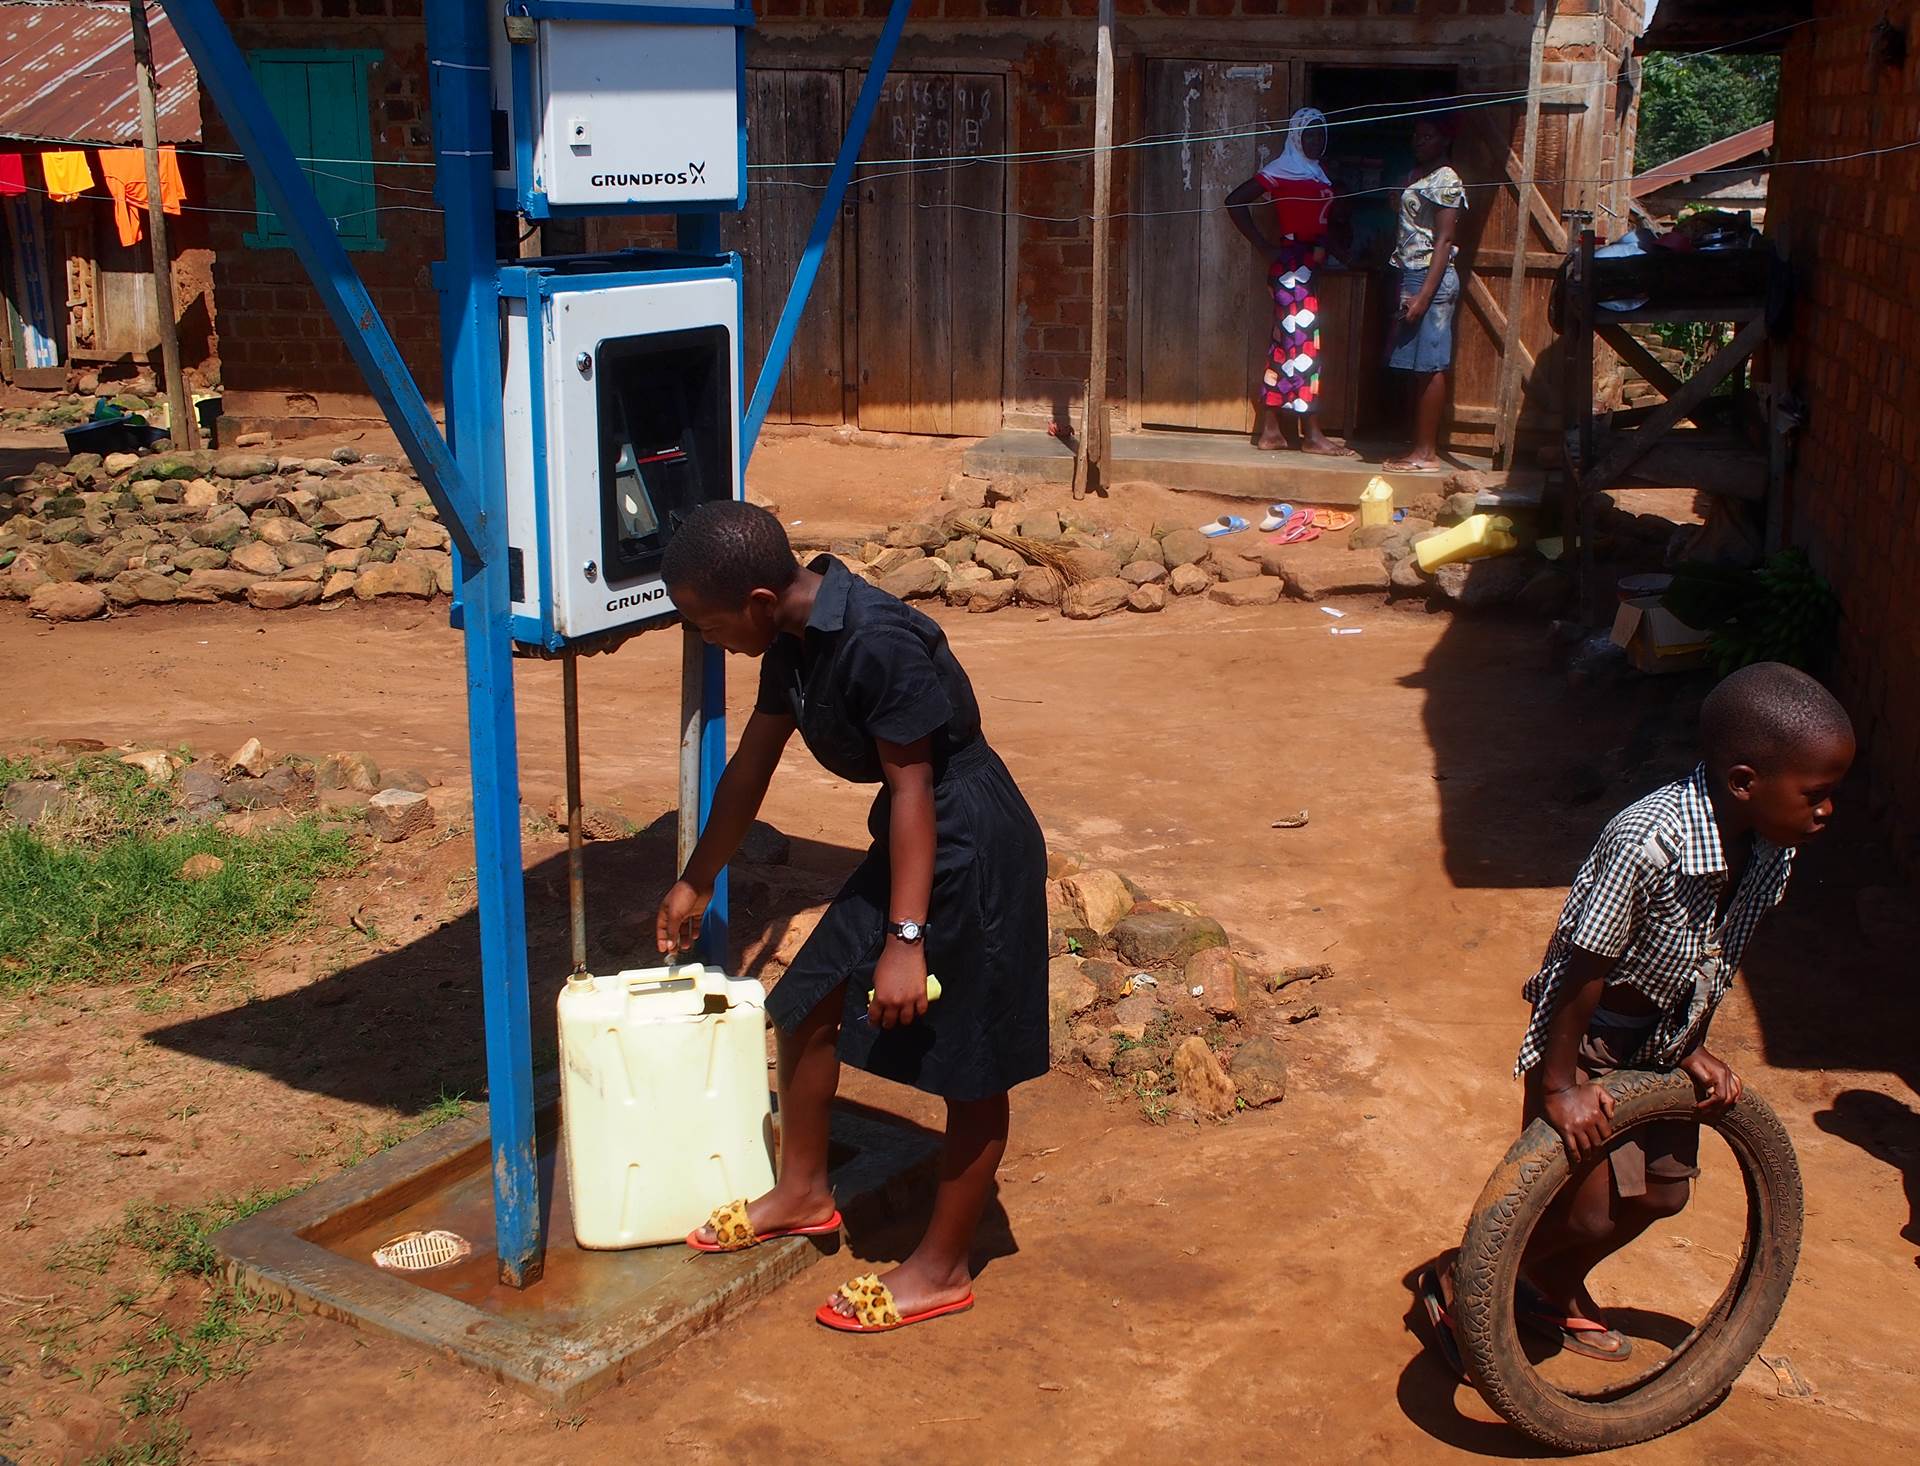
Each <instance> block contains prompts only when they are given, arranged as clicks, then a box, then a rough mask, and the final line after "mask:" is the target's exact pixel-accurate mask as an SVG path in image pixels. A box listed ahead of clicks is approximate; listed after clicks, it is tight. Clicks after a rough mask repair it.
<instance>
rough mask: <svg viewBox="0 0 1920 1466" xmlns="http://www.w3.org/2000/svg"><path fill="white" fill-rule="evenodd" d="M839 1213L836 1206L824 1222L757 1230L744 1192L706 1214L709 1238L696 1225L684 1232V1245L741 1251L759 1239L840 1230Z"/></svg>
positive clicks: (699, 1249) (700, 1249) (698, 1249)
mask: <svg viewBox="0 0 1920 1466" xmlns="http://www.w3.org/2000/svg"><path fill="white" fill-rule="evenodd" d="M840 1225H841V1217H840V1212H839V1210H838V1208H836V1209H835V1210H834V1212H833V1214H832V1215H831V1216H829V1217H828V1218H827V1219H826V1220H825V1221H823V1222H809V1223H808V1224H807V1225H806V1226H804V1227H776V1228H775V1229H774V1230H773V1231H771V1232H756V1231H754V1229H753V1223H752V1222H750V1221H749V1220H747V1199H746V1198H745V1197H744V1196H743V1197H740V1198H739V1199H738V1200H736V1201H730V1202H728V1203H727V1204H726V1205H725V1206H717V1207H715V1208H714V1209H713V1215H712V1216H710V1217H708V1218H707V1220H706V1222H705V1224H704V1226H705V1230H708V1231H711V1232H712V1233H713V1241H711V1242H709V1241H707V1240H706V1239H705V1238H703V1237H702V1236H701V1235H700V1233H701V1231H702V1228H701V1227H695V1228H694V1229H693V1230H692V1231H691V1232H689V1233H687V1246H689V1247H691V1248H692V1249H693V1250H694V1251H695V1252H744V1251H745V1250H746V1249H747V1248H749V1247H758V1246H759V1245H760V1244H761V1243H762V1242H772V1241H774V1240H775V1239H776V1238H780V1237H827V1236H831V1235H833V1234H834V1233H836V1232H838V1231H839V1230H840Z"/></svg>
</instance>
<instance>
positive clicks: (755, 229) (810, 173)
mask: <svg viewBox="0 0 1920 1466" xmlns="http://www.w3.org/2000/svg"><path fill="white" fill-rule="evenodd" d="M844 90H845V89H844V86H843V79H842V75H841V73H840V72H838V71H801V70H782V69H774V68H760V67H756V68H754V69H753V70H751V71H749V72H748V73H747V161H748V163H749V165H750V167H749V171H748V174H747V177H748V180H749V182H748V184H747V207H746V210H745V212H744V213H738V214H729V215H727V216H726V223H725V225H724V236H725V240H726V244H727V247H728V248H729V249H735V250H738V251H739V252H740V254H741V256H742V257H743V259H744V261H745V266H746V377H745V380H744V382H743V390H744V391H745V392H746V393H749V394H750V393H751V392H752V391H753V388H754V384H755V383H756V382H757V381H758V380H759V379H760V367H761V364H762V363H763V362H764V361H765V360H766V355H767V344H768V342H770V341H771V340H772V339H773V332H774V328H775V326H777V325H778V324H779V321H780V312H781V310H782V308H783V307H784V306H785V305H786V303H787V290H788V288H789V287H790V286H791V285H792V284H793V277H794V272H795V271H796V270H797V269H798V268H799V265H800V256H801V253H802V252H803V251H804V250H805V248H806V243H807V235H808V233H809V231H811V230H812V228H813V216H814V211H815V210H816V209H818V208H819V206H820V191H821V189H822V187H823V186H824V185H825V183H826V181H827V172H828V170H827V169H826V168H823V167H821V168H810V167H801V168H792V167H775V166H767V165H780V164H795V163H801V164H806V163H819V162H823V161H831V159H832V158H833V156H834V154H835V153H836V152H837V151H838V150H839V147H840V137H841V133H842V130H843V129H844V127H845V117H844V107H843V103H842V97H843V95H844ZM849 212H851V211H849V210H843V211H842V219H841V222H840V224H839V225H838V226H836V227H835V229H834V231H833V234H832V235H831V236H830V237H829V239H828V241H827V249H826V253H825V254H824V255H823V256H822V257H821V261H820V273H819V274H818V275H817V276H815V278H814V282H813V292H812V294H811V295H809V296H808V297H807V308H806V311H805V312H804V313H803V314H802V315H801V317H800V327H799V330H798V332H797V333H796V334H795V336H794V338H793V348H792V350H791V351H789V352H788V353H787V364H786V368H785V370H784V371H782V372H781V374H780V390H779V391H778V392H776V393H775V394H774V398H773V402H772V405H771V406H770V407H769V409H768V411H767V421H768V422H792V423H818V424H825V425H828V426H834V427H837V426H838V425H839V424H841V423H842V422H844V421H845V420H846V412H845V408H844V390H845V371H844V355H843V352H844V342H845V340H846V291H845V289H844V284H843V280H844V270H845V250H844V246H843V245H842V243H841V236H842V235H843V234H844V233H845V232H846V222H847V221H846V215H847V214H848V213H849Z"/></svg>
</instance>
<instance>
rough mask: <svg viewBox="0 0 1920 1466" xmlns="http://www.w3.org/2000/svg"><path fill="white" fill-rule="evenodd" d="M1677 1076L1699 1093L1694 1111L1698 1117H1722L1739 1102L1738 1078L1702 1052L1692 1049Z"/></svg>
mask: <svg viewBox="0 0 1920 1466" xmlns="http://www.w3.org/2000/svg"><path fill="white" fill-rule="evenodd" d="M1680 1072H1681V1073H1683V1074H1685V1075H1686V1076H1687V1077H1688V1078H1689V1079H1691V1080H1692V1081H1693V1087H1694V1088H1695V1089H1696V1090H1697V1091H1699V1096H1700V1097H1699V1099H1698V1100H1696V1101H1695V1102H1694V1108H1695V1109H1697V1110H1698V1111H1700V1113H1701V1114H1703V1115H1721V1114H1725V1113H1726V1112H1727V1111H1728V1110H1730V1109H1732V1108H1733V1107H1734V1106H1735V1105H1736V1104H1738V1103H1739V1102H1740V1095H1741V1091H1742V1085H1741V1083H1740V1076H1739V1075H1738V1074H1735V1073H1734V1072H1733V1070H1731V1069H1729V1068H1728V1067H1727V1066H1726V1065H1725V1064H1724V1063H1722V1062H1721V1061H1720V1060H1719V1059H1716V1058H1715V1057H1714V1056H1713V1055H1712V1054H1710V1053H1708V1052H1707V1051H1706V1050H1705V1049H1695V1050H1694V1051H1693V1052H1692V1053H1690V1054H1688V1055H1687V1056H1686V1058H1684V1059H1682V1060H1681V1061H1680Z"/></svg>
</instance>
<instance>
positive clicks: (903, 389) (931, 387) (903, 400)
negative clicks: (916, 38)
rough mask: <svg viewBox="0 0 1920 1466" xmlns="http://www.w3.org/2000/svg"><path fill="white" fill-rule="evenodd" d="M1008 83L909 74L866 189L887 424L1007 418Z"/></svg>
mask: <svg viewBox="0 0 1920 1466" xmlns="http://www.w3.org/2000/svg"><path fill="white" fill-rule="evenodd" d="M1006 139H1007V127H1006V87H1005V84H1004V82H1003V80H1002V78H1000V77H998V76H961V75H944V74H935V73H931V72H917V73H916V72H901V73H896V74H894V76H893V77H892V78H891V79H890V80H889V81H888V83H887V89H886V94H885V96H884V98H883V99H882V101H881V103H880V108H879V110H878V112H877V113H876V114H875V115H874V119H873V128H872V130H871V131H870V132H869V133H868V135H867V145H866V149H865V152H864V153H863V155H862V157H863V160H866V161H868V162H869V164H870V165H871V166H868V167H865V168H863V169H862V171H861V173H860V174H859V175H858V176H857V177H856V180H855V184H854V187H855V188H856V189H857V190H858V197H859V204H858V229H857V232H858V235H859V241H858V259H859V263H858V275H859V289H858V305H859V325H858V331H859V362H860V409H859V422H860V426H861V427H863V428H871V429H875V430H878V431H881V432H902V433H939V434H955V435H963V434H964V435H977V436H984V435H985V434H988V433H992V432H994V431H996V430H997V429H998V428H999V426H1000V416H1001V390H1002V372H1001V364H1002V343H1003V341H1004V335H1005V319H1006V313H1005V293H1006V236H1005V232H1004V231H1005V219H1004V212H1003V211H1004V209H1005V207H1006V164H1005V163H1004V162H1003V161H1002V160H1001V158H1000V157H999V156H998V155H1000V154H1004V153H1005V152H1006V150H1007V142H1006Z"/></svg>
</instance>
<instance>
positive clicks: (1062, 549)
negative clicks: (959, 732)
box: [829, 480, 1281, 621]
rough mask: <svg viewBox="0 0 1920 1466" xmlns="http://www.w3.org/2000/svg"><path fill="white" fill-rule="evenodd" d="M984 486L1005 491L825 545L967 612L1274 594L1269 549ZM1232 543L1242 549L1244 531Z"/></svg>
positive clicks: (1242, 600) (1068, 614)
mask: <svg viewBox="0 0 1920 1466" xmlns="http://www.w3.org/2000/svg"><path fill="white" fill-rule="evenodd" d="M959 482H960V483H973V484H976V485H977V492H976V494H975V496H976V497H980V496H989V495H990V494H991V491H989V490H988V486H987V485H986V484H985V483H983V482H980V481H977V480H961V481H959ZM959 492H960V493H962V494H964V493H965V491H964V490H960V491H959ZM1008 493H1011V491H1008ZM991 496H994V497H999V498H1000V499H1001V502H999V503H997V504H994V505H984V504H981V505H968V504H965V503H963V502H960V501H958V500H956V499H955V498H954V497H952V496H951V495H950V497H949V498H948V499H947V500H944V501H943V502H942V503H941V504H940V505H939V506H938V507H937V509H936V510H935V511H933V512H932V513H931V514H929V516H928V517H926V518H924V519H919V520H912V521H909V522H907V523H904V524H900V525H896V526H895V527H894V528H893V529H891V530H890V531H888V533H887V535H886V536H885V539H884V541H882V540H869V541H853V540H841V541H837V542H836V543H834V544H833V545H831V546H830V547H829V548H830V549H831V550H832V552H833V553H834V554H835V555H837V556H839V557H840V559H842V560H844V561H845V562H846V563H847V565H848V567H849V568H850V569H852V570H853V571H854V573H856V574H858V575H860V576H862V577H863V578H865V579H867V580H870V581H872V582H873V583H874V584H875V585H878V586H880V587H881V588H882V589H884V590H887V591H890V592H891V593H892V594H894V595H896V596H899V597H900V599H901V600H903V601H913V600H929V599H934V598H944V599H945V600H946V602H947V604H949V605H951V606H958V607H962V608H964V609H965V610H968V611H973V612H991V611H1002V610H1005V609H1006V608H1007V607H1009V606H1015V605H1018V606H1032V607H1040V608H1044V609H1047V610H1050V611H1054V610H1057V611H1058V612H1059V613H1060V614H1061V615H1062V616H1063V617H1065V618H1066V619H1067V620H1069V621H1092V620H1096V619H1098V618H1099V617H1102V616H1110V615H1113V614H1114V613H1115V612H1118V611H1121V610H1128V611H1137V612H1147V613H1150V612H1154V611H1160V610H1164V609H1165V608H1166V604H1167V600H1168V597H1169V596H1198V595H1205V594H1208V593H1209V592H1210V593H1211V594H1212V595H1213V597H1214V599H1216V600H1220V601H1223V602H1225V603H1227V604H1229V605H1260V604H1271V603H1272V602H1274V601H1277V600H1279V599H1280V595H1281V581H1280V579H1279V578H1278V577H1279V574H1280V572H1279V569H1278V566H1277V562H1274V561H1273V560H1272V557H1267V558H1265V559H1254V560H1249V559H1245V558H1243V557H1242V556H1241V555H1240V554H1239V553H1238V550H1237V549H1230V548H1228V547H1227V546H1225V545H1223V544H1221V543H1219V542H1217V541H1214V540H1209V539H1208V538H1207V537H1206V536H1205V535H1203V534H1201V533H1200V532H1199V531H1198V530H1196V529H1193V528H1191V527H1189V526H1186V525H1174V524H1156V525H1154V526H1153V527H1152V528H1151V529H1150V530H1145V531H1142V530H1135V529H1128V528H1117V529H1116V528H1113V527H1111V526H1101V525H1099V524H1096V523H1095V522H1094V521H1092V520H1091V519H1088V518H1085V517H1083V516H1080V515H1078V514H1075V513H1072V512H1069V513H1067V514H1065V515H1062V514H1061V513H1059V512H1058V511H1056V510H1053V509H1037V508H1031V507H1023V506H1021V505H1020V504H1019V503H1018V502H1017V501H1016V500H1013V499H1012V498H1010V497H1007V496H1006V495H1004V494H1002V495H991ZM995 535H1001V536H1006V537H1008V538H1010V539H1012V540H1014V541H1016V543H1015V544H1007V543H1004V542H1002V541H1000V540H998V539H995V538H993V537H992V536H995ZM1240 548H1250V547H1247V546H1246V545H1245V543H1244V536H1243V537H1241V544H1240ZM1269 548H1271V547H1269ZM1063 566H1064V567H1065V568H1064V569H1063V568H1062V567H1063Z"/></svg>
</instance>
